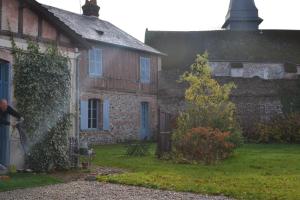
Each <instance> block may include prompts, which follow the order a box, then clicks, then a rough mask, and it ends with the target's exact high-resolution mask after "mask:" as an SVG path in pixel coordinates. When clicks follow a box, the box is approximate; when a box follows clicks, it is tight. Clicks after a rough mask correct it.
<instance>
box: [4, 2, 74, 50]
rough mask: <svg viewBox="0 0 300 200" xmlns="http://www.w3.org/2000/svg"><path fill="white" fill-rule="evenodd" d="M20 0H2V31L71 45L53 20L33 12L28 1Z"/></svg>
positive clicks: (5, 33)
mask: <svg viewBox="0 0 300 200" xmlns="http://www.w3.org/2000/svg"><path fill="white" fill-rule="evenodd" d="M19 2H23V1H19V0H0V15H1V17H0V33H1V35H9V34H10V33H9V32H10V31H11V32H13V33H15V36H16V37H22V38H26V37H27V38H30V39H38V40H39V41H43V42H58V43H60V44H61V45H64V46H70V44H71V41H70V39H68V38H67V37H66V36H65V35H64V34H63V33H61V32H60V31H59V30H58V29H57V28H55V27H54V26H53V25H52V23H51V22H48V21H47V20H45V19H44V18H42V17H41V16H38V15H37V14H36V13H35V12H33V11H32V10H31V9H30V8H29V7H28V6H27V5H26V3H22V4H20V3H19Z"/></svg>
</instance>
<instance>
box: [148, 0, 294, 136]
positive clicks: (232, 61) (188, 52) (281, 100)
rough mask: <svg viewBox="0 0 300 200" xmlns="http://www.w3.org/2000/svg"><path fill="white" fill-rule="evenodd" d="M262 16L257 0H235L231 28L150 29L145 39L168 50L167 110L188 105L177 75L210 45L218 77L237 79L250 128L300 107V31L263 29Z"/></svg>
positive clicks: (162, 79) (241, 114)
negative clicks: (214, 29)
mask: <svg viewBox="0 0 300 200" xmlns="http://www.w3.org/2000/svg"><path fill="white" fill-rule="evenodd" d="M262 21H263V20H262V19H261V18H259V16H258V10H257V8H256V6H255V3H254V1H253V0H231V1H230V7H229V11H228V14H227V16H226V21H225V23H224V25H223V27H222V28H223V29H225V30H216V31H192V32H179V31H148V30H146V38H145V43H146V44H148V45H150V46H152V47H154V48H156V49H158V50H160V51H162V52H164V53H166V54H167V55H168V56H166V57H163V58H162V68H161V70H160V71H159V91H158V99H159V105H160V107H161V110H162V111H164V112H170V113H172V114H174V115H176V113H178V111H179V110H181V109H183V108H184V89H185V87H184V86H183V85H182V84H179V83H178V82H176V80H178V79H179V76H180V75H181V74H182V73H183V72H184V71H186V70H188V69H189V66H190V65H191V64H192V63H193V62H194V59H195V58H196V55H197V54H202V53H204V52H205V51H207V52H208V54H209V61H210V65H211V67H212V70H213V75H214V77H215V78H216V79H217V80H219V81H220V82H221V83H227V82H235V83H236V85H237V89H236V90H234V91H233V94H232V100H233V101H234V102H235V103H236V106H237V114H238V118H239V120H240V123H241V125H242V127H243V129H244V131H245V134H251V133H252V132H253V131H254V127H255V125H256V123H258V122H261V121H265V120H269V119H270V118H272V117H273V116H276V115H278V114H282V113H283V112H285V111H286V110H291V109H293V110H298V111H299V108H300V106H299V103H300V101H299V99H300V98H299V91H300V90H299V79H298V75H299V74H300V56H299V55H300V31H296V30H295V31H292V30H260V29H259V24H260V23H261V22H262Z"/></svg>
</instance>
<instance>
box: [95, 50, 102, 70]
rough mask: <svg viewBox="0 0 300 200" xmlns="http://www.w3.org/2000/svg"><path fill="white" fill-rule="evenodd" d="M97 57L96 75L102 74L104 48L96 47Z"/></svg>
mask: <svg viewBox="0 0 300 200" xmlns="http://www.w3.org/2000/svg"><path fill="white" fill-rule="evenodd" d="M95 54H96V56H95V57H96V59H95V70H96V72H95V73H96V75H99V76H102V72H103V70H102V50H101V49H95Z"/></svg>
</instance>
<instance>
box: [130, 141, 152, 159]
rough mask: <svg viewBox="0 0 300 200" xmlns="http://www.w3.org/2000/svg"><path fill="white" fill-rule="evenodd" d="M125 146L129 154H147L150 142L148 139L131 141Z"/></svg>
mask: <svg viewBox="0 0 300 200" xmlns="http://www.w3.org/2000/svg"><path fill="white" fill-rule="evenodd" d="M125 148H126V155H127V156H146V155H148V154H149V144H148V143H147V142H146V141H130V142H128V144H126V146H125Z"/></svg>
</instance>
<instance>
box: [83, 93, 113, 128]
mask: <svg viewBox="0 0 300 200" xmlns="http://www.w3.org/2000/svg"><path fill="white" fill-rule="evenodd" d="M109 112H110V102H109V99H104V100H103V101H101V100H99V99H89V100H81V101H80V129H81V130H105V131H109V130H110V113H109Z"/></svg>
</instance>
